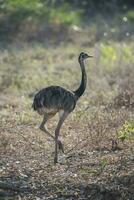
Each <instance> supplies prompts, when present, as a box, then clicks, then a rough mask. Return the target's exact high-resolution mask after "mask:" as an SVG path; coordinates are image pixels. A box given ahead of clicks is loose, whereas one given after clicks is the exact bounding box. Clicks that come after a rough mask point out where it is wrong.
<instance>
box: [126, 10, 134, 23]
mask: <svg viewBox="0 0 134 200" xmlns="http://www.w3.org/2000/svg"><path fill="white" fill-rule="evenodd" d="M126 17H127V18H128V20H130V21H132V22H134V10H129V11H128V12H127V13H126Z"/></svg>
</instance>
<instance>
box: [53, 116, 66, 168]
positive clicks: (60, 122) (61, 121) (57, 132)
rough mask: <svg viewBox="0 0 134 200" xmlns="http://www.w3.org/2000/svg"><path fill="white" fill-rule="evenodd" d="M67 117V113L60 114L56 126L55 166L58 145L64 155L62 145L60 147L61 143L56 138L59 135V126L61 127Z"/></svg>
mask: <svg viewBox="0 0 134 200" xmlns="http://www.w3.org/2000/svg"><path fill="white" fill-rule="evenodd" d="M67 116H68V112H62V113H61V115H60V119H59V122H58V125H57V127H56V130H55V157H54V163H55V164H56V163H57V162H58V145H59V149H61V150H62V152H63V153H64V148H63V145H62V143H61V141H60V140H58V137H59V134H60V128H61V126H62V124H63V122H64V121H65V119H66V117H67Z"/></svg>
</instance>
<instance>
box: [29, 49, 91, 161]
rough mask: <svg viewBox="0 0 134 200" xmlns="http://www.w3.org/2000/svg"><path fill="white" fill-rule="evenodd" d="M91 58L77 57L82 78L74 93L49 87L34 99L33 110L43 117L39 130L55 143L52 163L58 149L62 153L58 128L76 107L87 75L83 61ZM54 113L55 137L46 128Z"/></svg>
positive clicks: (56, 157) (57, 87) (81, 54)
mask: <svg viewBox="0 0 134 200" xmlns="http://www.w3.org/2000/svg"><path fill="white" fill-rule="evenodd" d="M89 57H92V56H89V55H88V54H86V53H84V52H82V53H80V55H79V57H78V62H79V64H80V67H81V72H82V78H81V83H80V86H79V87H78V89H77V90H75V91H69V90H67V89H65V88H63V87H60V86H49V87H47V88H44V89H42V90H40V91H39V92H38V93H37V94H36V95H35V97H34V101H33V105H32V107H33V109H34V110H35V111H37V112H38V113H39V114H40V115H43V116H44V117H43V121H42V123H41V125H40V127H39V128H40V129H41V130H42V131H44V132H45V133H46V134H47V135H49V136H50V137H52V138H53V139H54V141H55V157H54V163H57V162H58V147H59V149H60V150H62V152H64V149H63V145H62V143H61V141H60V140H59V134H60V128H61V126H62V124H63V122H64V120H65V119H66V118H67V116H68V114H69V113H70V112H72V111H73V110H74V108H75V106H76V103H77V100H78V99H79V98H80V96H81V95H82V94H83V93H84V91H85V88H86V83H87V75H86V70H85V66H84V60H85V59H87V58H89ZM56 113H59V121H58V124H57V127H56V129H55V136H53V135H52V134H50V133H49V131H48V130H47V127H46V122H47V121H48V120H49V119H50V118H51V117H53V116H54V115H55V114H56Z"/></svg>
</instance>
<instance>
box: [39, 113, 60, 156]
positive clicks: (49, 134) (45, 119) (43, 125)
mask: <svg viewBox="0 0 134 200" xmlns="http://www.w3.org/2000/svg"><path fill="white" fill-rule="evenodd" d="M51 117H53V115H44V118H43V121H42V123H41V125H40V126H39V128H40V130H42V131H43V132H45V133H46V134H47V135H48V136H50V137H51V138H52V139H53V140H54V141H55V137H54V136H53V135H52V134H51V133H49V131H48V130H47V126H46V122H47V121H48V119H50V118H51ZM58 146H59V149H60V150H62V152H63V153H64V149H63V145H62V143H61V141H60V140H58Z"/></svg>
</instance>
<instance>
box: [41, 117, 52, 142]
mask: <svg viewBox="0 0 134 200" xmlns="http://www.w3.org/2000/svg"><path fill="white" fill-rule="evenodd" d="M51 117H52V115H44V118H43V121H42V123H41V125H40V126H39V128H40V130H42V131H43V132H45V133H46V134H47V135H48V136H50V137H51V138H53V140H55V137H54V136H53V135H52V134H51V133H49V131H48V130H47V127H46V125H45V124H46V122H47V121H48V119H50V118H51Z"/></svg>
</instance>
